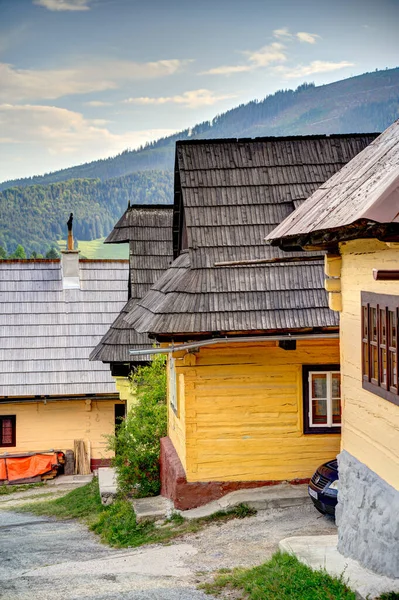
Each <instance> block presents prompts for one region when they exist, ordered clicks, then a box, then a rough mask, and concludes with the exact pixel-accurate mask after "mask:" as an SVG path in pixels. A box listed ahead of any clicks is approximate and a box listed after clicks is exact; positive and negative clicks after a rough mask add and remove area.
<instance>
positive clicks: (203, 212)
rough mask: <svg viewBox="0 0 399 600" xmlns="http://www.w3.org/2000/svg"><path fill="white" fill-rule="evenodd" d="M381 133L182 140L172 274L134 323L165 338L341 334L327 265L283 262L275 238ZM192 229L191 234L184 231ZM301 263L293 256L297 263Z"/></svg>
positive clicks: (143, 303) (141, 305)
mask: <svg viewBox="0 0 399 600" xmlns="http://www.w3.org/2000/svg"><path fill="white" fill-rule="evenodd" d="M375 137H376V134H370V135H360V134H355V135H337V136H312V137H294V138H265V139H256V140H211V141H209V140H208V141H207V140H205V141H190V142H187V141H186V142H178V143H177V145H176V167H175V173H176V176H175V205H174V225H173V229H174V250H175V255H178V254H179V252H180V251H181V249H182V247H183V246H184V242H183V241H182V240H184V238H185V237H186V239H187V244H186V245H187V251H185V252H182V253H181V254H180V256H178V258H177V259H176V260H175V261H174V263H173V264H172V266H171V268H170V269H169V270H168V271H167V272H166V273H164V274H163V275H162V277H161V278H160V279H159V280H157V281H156V282H155V283H154V285H152V286H151V289H150V291H149V292H148V293H147V294H146V295H145V296H144V298H142V299H141V300H139V301H138V302H137V304H136V306H135V307H134V308H133V309H132V310H131V311H130V312H129V314H128V315H127V316H126V320H127V321H128V322H129V323H131V324H132V325H133V326H134V327H135V328H136V329H137V331H141V332H148V333H150V334H153V335H155V336H157V337H162V336H165V337H179V336H190V335H191V336H192V334H200V335H201V334H215V333H217V334H219V333H220V334H225V333H230V332H254V331H256V332H258V331H276V330H279V331H281V330H295V329H304V328H320V327H322V328H323V327H327V328H329V327H336V326H337V325H338V322H337V319H336V316H335V315H334V313H332V312H331V311H330V310H329V309H328V304H327V297H326V293H325V292H324V289H323V268H322V257H320V262H314V261H313V262H300V263H299V262H298V263H290V264H288V263H285V264H258V265H245V264H244V265H234V266H228V265H225V266H215V263H217V262H223V261H247V260H254V259H272V258H278V257H280V258H283V257H286V256H287V254H286V253H283V252H282V251H281V250H280V249H278V248H272V247H270V246H267V245H265V243H264V235H265V231H267V232H269V231H272V230H273V229H274V228H275V227H276V225H277V224H278V223H280V222H281V220H282V219H284V218H285V217H287V216H288V215H289V214H290V213H292V212H293V211H294V210H295V208H296V207H297V206H299V205H300V204H301V203H302V202H304V201H305V200H306V198H307V197H308V196H309V195H310V194H312V192H314V191H315V190H316V189H317V188H318V187H319V186H320V185H321V184H322V183H324V181H326V179H328V178H329V177H330V176H331V175H332V174H334V173H336V172H337V171H338V170H339V169H341V168H342V167H343V166H344V165H345V164H346V162H348V161H349V160H350V159H351V158H353V157H354V156H355V155H356V154H357V153H359V152H360V151H361V150H363V149H364V148H366V147H367V146H368V144H370V142H371V141H373V140H374V139H375ZM185 227H186V236H185V234H184V228H185ZM292 256H294V255H292Z"/></svg>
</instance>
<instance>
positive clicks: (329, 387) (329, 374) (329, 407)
mask: <svg viewBox="0 0 399 600" xmlns="http://www.w3.org/2000/svg"><path fill="white" fill-rule="evenodd" d="M334 374H335V375H336V374H338V375H339V376H341V373H340V371H309V376H308V390H309V391H308V393H309V414H308V417H309V427H314V428H315V429H316V428H318V429H320V427H330V428H334V427H338V428H339V427H341V426H342V412H341V422H340V423H333V410H332V401H333V397H332V376H333V375H334ZM313 375H327V384H326V385H327V398H326V400H327V423H313V410H312V407H313V401H314V400H315V401H317V400H324V398H313V396H312V376H313ZM339 401H340V402H341V410H342V394H341V397H340V398H339Z"/></svg>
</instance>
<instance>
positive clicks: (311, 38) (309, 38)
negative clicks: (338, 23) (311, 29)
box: [296, 31, 320, 44]
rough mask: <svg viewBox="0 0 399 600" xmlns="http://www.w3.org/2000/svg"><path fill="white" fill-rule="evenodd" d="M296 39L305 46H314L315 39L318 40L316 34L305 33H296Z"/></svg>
mask: <svg viewBox="0 0 399 600" xmlns="http://www.w3.org/2000/svg"><path fill="white" fill-rule="evenodd" d="M296 37H297V38H298V40H299V41H300V42H305V43H307V44H315V43H316V41H317V39H318V38H320V36H319V35H317V33H307V32H306V31H298V33H297V34H296Z"/></svg>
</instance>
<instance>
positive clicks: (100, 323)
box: [0, 260, 129, 397]
mask: <svg viewBox="0 0 399 600" xmlns="http://www.w3.org/2000/svg"><path fill="white" fill-rule="evenodd" d="M79 271H80V289H63V282H62V272H61V263H60V261H59V260H19V261H18V260H12V261H11V260H5V261H0V396H15V397H21V396H36V395H37V396H42V395H69V394H70V395H80V394H105V393H116V387H115V382H114V380H113V378H112V377H111V374H110V371H109V368H108V366H107V365H103V364H101V363H97V364H95V363H90V362H89V354H90V351H91V350H92V349H93V348H94V346H95V345H96V344H97V343H98V341H99V339H100V338H101V336H102V335H103V334H104V332H105V331H106V330H107V329H108V327H109V325H110V323H112V321H113V320H114V319H115V317H116V316H117V314H118V313H119V311H120V310H121V308H122V307H123V305H124V304H125V302H126V298H127V290H128V273H129V265H128V261H121V260H80V261H79Z"/></svg>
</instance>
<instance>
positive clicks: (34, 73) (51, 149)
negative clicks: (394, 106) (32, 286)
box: [0, 0, 399, 181]
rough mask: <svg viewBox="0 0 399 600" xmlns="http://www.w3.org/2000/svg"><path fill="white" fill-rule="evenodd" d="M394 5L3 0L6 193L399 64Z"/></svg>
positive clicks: (355, 0)
mask: <svg viewBox="0 0 399 600" xmlns="http://www.w3.org/2000/svg"><path fill="white" fill-rule="evenodd" d="M398 24H399V0H146V1H139V0H0V181H5V180H9V179H14V178H19V177H29V176H32V175H41V174H44V173H48V172H50V171H54V170H57V169H61V168H66V167H69V166H73V165H76V164H81V163H84V162H90V161H92V160H96V159H99V158H105V157H109V156H113V155H115V154H118V153H119V152H121V151H123V150H125V149H126V148H137V147H138V146H140V145H141V144H144V143H145V142H147V141H152V140H155V139H158V138H159V137H163V136H165V135H169V134H171V133H174V132H176V131H180V130H182V129H185V128H187V127H190V126H193V125H195V124H196V123H199V122H202V121H205V120H211V119H212V118H213V117H214V116H216V115H217V114H220V113H222V112H225V111H226V110H228V109H230V108H233V107H234V106H237V105H238V104H242V103H245V102H248V101H250V100H253V99H262V98H264V97H265V96H266V95H267V94H271V93H273V92H275V91H277V90H278V89H286V88H296V87H297V86H298V85H300V84H301V83H303V82H304V81H307V82H310V81H313V82H314V83H315V84H316V85H322V84H326V83H330V82H332V81H337V80H339V79H345V78H347V77H351V76H353V75H359V74H361V73H364V72H367V71H374V70H375V69H385V68H386V67H388V68H392V67H396V66H399V35H398Z"/></svg>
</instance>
